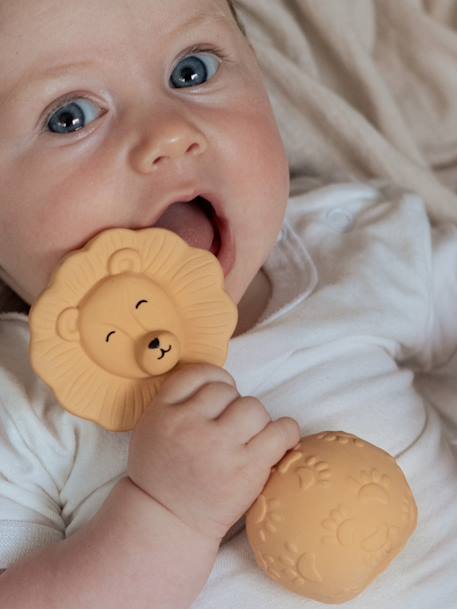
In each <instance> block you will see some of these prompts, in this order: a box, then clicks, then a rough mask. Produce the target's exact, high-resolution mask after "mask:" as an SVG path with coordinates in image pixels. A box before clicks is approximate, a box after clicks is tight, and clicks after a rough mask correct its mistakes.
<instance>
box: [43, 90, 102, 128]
mask: <svg viewBox="0 0 457 609" xmlns="http://www.w3.org/2000/svg"><path fill="white" fill-rule="evenodd" d="M101 112H102V111H101V109H100V107H99V106H97V104H95V103H94V102H91V101H89V100H88V99H82V98H81V99H80V98H78V99H74V100H69V103H65V104H63V105H61V106H60V107H59V108H57V110H55V111H54V112H53V113H52V114H51V115H50V117H49V119H48V121H47V125H46V126H47V128H48V129H49V131H52V133H74V132H75V131H79V129H84V127H86V125H88V124H89V123H91V122H92V121H94V120H95V119H96V118H98V117H99V116H100V114H101Z"/></svg>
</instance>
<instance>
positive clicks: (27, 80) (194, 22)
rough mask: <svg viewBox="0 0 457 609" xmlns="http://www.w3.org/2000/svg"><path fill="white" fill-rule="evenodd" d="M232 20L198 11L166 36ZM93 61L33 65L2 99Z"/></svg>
mask: <svg viewBox="0 0 457 609" xmlns="http://www.w3.org/2000/svg"><path fill="white" fill-rule="evenodd" d="M230 23H231V20H230V18H229V17H228V16H226V15H224V14H223V13H201V12H200V13H198V14H196V15H194V16H193V17H191V18H190V19H188V20H187V21H186V22H184V23H181V24H180V25H179V26H178V27H177V28H175V29H174V30H171V31H170V32H165V34H164V38H168V37H170V39H172V38H177V37H178V36H179V35H181V34H183V32H184V30H186V29H191V28H197V27H202V26H203V25H219V26H221V25H222V26H228V25H229V24H230ZM94 64H95V62H93V61H79V62H74V63H65V64H60V65H57V66H51V67H48V68H46V69H44V70H40V71H38V70H37V68H36V66H32V67H31V69H29V70H28V71H27V72H26V73H24V74H23V75H22V76H21V77H20V78H19V79H18V80H16V81H15V83H14V84H13V85H12V86H11V88H9V89H8V90H4V91H0V101H2V98H4V97H5V98H8V97H11V96H14V94H15V92H16V91H17V90H18V89H21V88H24V87H27V88H28V87H31V86H32V85H34V84H36V83H38V82H42V81H45V80H52V79H58V78H59V77H62V76H65V75H68V74H69V73H71V72H73V71H77V70H84V69H87V68H89V67H91V66H93V65H94Z"/></svg>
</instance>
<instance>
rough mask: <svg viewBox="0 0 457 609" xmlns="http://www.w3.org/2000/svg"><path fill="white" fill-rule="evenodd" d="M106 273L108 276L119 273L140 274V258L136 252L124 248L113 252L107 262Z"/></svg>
mask: <svg viewBox="0 0 457 609" xmlns="http://www.w3.org/2000/svg"><path fill="white" fill-rule="evenodd" d="M108 271H109V273H110V275H119V273H126V272H127V271H130V272H132V273H140V272H141V258H140V254H139V253H138V250H134V249H131V248H126V249H123V250H118V251H117V252H114V254H112V255H111V256H110V258H109V260H108Z"/></svg>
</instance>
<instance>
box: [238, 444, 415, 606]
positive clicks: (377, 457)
mask: <svg viewBox="0 0 457 609" xmlns="http://www.w3.org/2000/svg"><path fill="white" fill-rule="evenodd" d="M416 524H417V508H416V503H415V501H414V497H413V495H412V492H411V490H410V488H409V486H408V483H407V481H406V479H405V476H404V475H403V472H402V471H401V469H400V468H399V466H398V465H397V463H396V461H395V459H394V458H393V457H391V456H390V455H389V454H388V453H387V452H385V451H383V450H381V449H380V448H377V447H376V446H373V444H369V443H368V442H365V441H364V440H361V439H360V438H358V437H356V436H353V435H351V434H348V433H344V432H324V433H320V434H315V435H312V436H307V437H305V438H302V440H301V441H300V443H299V444H298V445H297V446H296V447H295V448H294V449H293V450H292V451H289V452H288V453H287V454H286V455H285V456H284V458H283V459H282V460H281V461H280V462H279V463H278V464H277V465H276V467H274V468H273V471H272V474H271V476H270V478H269V480H268V482H267V484H266V486H265V488H264V490H263V492H262V494H261V495H260V496H259V498H258V499H257V501H256V502H255V503H254V505H253V506H252V507H251V509H250V510H249V512H248V514H247V516H246V531H247V535H248V539H249V542H250V544H251V547H252V549H253V550H254V554H255V557H256V560H257V563H258V564H259V565H260V566H261V567H262V569H264V571H265V572H266V573H267V575H269V576H270V577H271V578H272V579H274V580H275V581H277V582H278V583H281V584H282V585H283V586H285V587H286V588H288V589H289V590H292V591H293V592H296V593H298V594H301V595H303V596H306V597H309V598H313V599H315V600H317V601H320V602H323V603H342V602H345V601H348V600H351V599H352V598H354V597H355V596H357V595H358V594H360V593H361V592H362V591H363V590H364V589H365V588H366V587H367V586H368V585H369V584H370V583H371V582H372V581H373V580H374V579H375V578H376V577H377V576H378V575H380V574H381V573H382V572H383V571H384V570H385V569H386V568H387V567H388V565H389V564H390V563H391V562H392V560H393V559H394V558H395V557H396V556H397V555H398V553H399V552H400V551H401V549H402V548H403V547H404V546H405V544H406V542H407V541H408V538H409V537H410V536H411V534H412V533H413V531H414V529H415V528H416Z"/></svg>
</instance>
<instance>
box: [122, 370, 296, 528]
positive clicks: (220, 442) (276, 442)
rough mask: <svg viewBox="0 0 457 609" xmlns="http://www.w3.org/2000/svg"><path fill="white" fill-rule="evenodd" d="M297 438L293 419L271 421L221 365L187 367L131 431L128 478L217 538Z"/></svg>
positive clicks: (172, 377)
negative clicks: (242, 395) (243, 392)
mask: <svg viewBox="0 0 457 609" xmlns="http://www.w3.org/2000/svg"><path fill="white" fill-rule="evenodd" d="M299 439H300V431H299V427H298V425H297V423H296V422H295V421H294V420H293V419H290V418H287V417H284V418H281V419H278V420H277V421H274V422H273V421H272V420H271V417H270V415H269V414H268V413H267V411H266V410H265V408H264V406H263V405H262V403H261V402H260V401H259V400H257V399H256V398H254V397H240V394H239V393H238V391H237V389H236V385H235V381H234V380H233V378H232V377H231V376H230V374H229V373H228V372H226V371H225V370H224V369H223V368H219V367H217V366H213V365H211V364H185V365H181V366H179V367H178V368H177V369H176V371H175V372H174V373H173V374H171V375H170V376H169V377H168V378H167V379H166V380H165V381H164V383H163V385H162V386H161V388H160V390H159V392H158V393H157V396H156V397H155V399H154V402H153V404H152V405H151V406H150V407H149V408H147V409H146V411H145V412H144V414H143V416H142V418H141V419H140V420H139V422H138V424H137V426H136V427H135V429H134V431H133V433H132V438H131V442H130V448H129V461H128V475H129V477H130V478H131V480H132V481H133V482H134V483H135V484H136V485H137V486H139V487H140V488H142V489H143V490H144V491H145V492H146V493H147V494H149V495H150V496H151V497H152V498H153V499H154V500H156V501H157V502H159V503H161V504H162V505H163V506H165V507H166V508H167V509H168V510H170V511H171V512H172V513H173V514H175V516H177V517H178V518H179V519H180V520H181V521H183V522H184V523H186V524H187V525H188V526H190V527H192V528H193V529H195V530H197V531H199V532H200V533H202V534H204V535H206V536H209V537H213V538H214V537H216V538H222V537H223V536H224V534H225V533H226V531H227V530H228V529H229V528H230V526H231V525H232V524H233V523H234V522H235V521H236V520H237V519H238V518H239V517H240V516H242V515H243V514H244V512H245V511H246V510H247V509H248V508H249V506H250V505H251V504H252V503H253V501H254V500H255V499H256V497H257V496H258V495H259V493H260V492H261V491H262V488H263V486H264V484H265V482H266V481H267V479H268V477H269V475H270V469H271V467H272V466H273V465H274V464H275V463H277V462H278V461H279V460H280V459H281V457H282V456H283V455H284V453H285V452H286V451H287V450H289V449H290V448H292V447H293V446H295V445H296V444H297V442H298V441H299Z"/></svg>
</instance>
